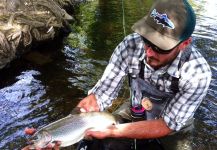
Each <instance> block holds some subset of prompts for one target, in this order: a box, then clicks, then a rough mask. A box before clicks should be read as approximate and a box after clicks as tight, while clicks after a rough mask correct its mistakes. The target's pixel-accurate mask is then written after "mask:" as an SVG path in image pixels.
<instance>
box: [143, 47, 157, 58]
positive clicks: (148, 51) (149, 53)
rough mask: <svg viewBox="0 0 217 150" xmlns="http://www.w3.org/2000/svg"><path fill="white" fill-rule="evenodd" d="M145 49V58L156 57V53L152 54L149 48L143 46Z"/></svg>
mask: <svg viewBox="0 0 217 150" xmlns="http://www.w3.org/2000/svg"><path fill="white" fill-rule="evenodd" d="M145 49H146V56H147V57H153V56H156V52H154V51H153V50H152V48H151V47H149V46H145Z"/></svg>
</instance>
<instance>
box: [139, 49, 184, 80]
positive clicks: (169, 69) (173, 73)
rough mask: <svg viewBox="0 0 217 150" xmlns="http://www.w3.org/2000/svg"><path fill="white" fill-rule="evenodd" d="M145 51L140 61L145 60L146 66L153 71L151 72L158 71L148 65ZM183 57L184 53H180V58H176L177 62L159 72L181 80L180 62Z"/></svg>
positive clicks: (174, 61) (160, 69)
mask: <svg viewBox="0 0 217 150" xmlns="http://www.w3.org/2000/svg"><path fill="white" fill-rule="evenodd" d="M145 56H146V53H145V50H144V53H143V55H142V56H141V57H140V58H139V60H140V61H142V60H144V63H145V65H146V66H147V67H148V68H149V69H150V70H151V71H156V70H154V69H153V68H152V67H151V66H150V65H149V64H147V62H146V60H145ZM181 56H182V51H180V52H179V54H178V56H177V57H176V58H175V60H173V62H172V63H171V64H170V65H166V66H164V67H161V68H159V69H158V70H157V71H158V72H159V73H160V74H164V73H166V72H167V73H168V74H169V75H170V76H173V77H176V78H179V77H180V72H179V68H178V65H179V62H180V61H181Z"/></svg>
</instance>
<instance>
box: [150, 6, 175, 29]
mask: <svg viewBox="0 0 217 150" xmlns="http://www.w3.org/2000/svg"><path fill="white" fill-rule="evenodd" d="M150 16H151V17H153V18H154V20H156V21H157V24H161V25H162V26H163V27H167V28H170V29H174V28H175V26H174V24H173V22H172V21H171V20H170V19H169V18H168V17H167V14H160V13H158V12H157V11H156V9H154V10H153V11H152V12H151V15H150Z"/></svg>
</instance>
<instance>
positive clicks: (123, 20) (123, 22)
mask: <svg viewBox="0 0 217 150" xmlns="http://www.w3.org/2000/svg"><path fill="white" fill-rule="evenodd" d="M122 25H123V30H124V37H125V36H126V29H125V10H124V0H122Z"/></svg>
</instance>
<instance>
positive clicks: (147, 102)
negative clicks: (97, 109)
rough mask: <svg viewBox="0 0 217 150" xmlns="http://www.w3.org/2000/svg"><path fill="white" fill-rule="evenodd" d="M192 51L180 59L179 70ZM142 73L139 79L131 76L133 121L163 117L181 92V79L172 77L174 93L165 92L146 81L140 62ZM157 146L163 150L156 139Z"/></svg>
mask: <svg viewBox="0 0 217 150" xmlns="http://www.w3.org/2000/svg"><path fill="white" fill-rule="evenodd" d="M190 54H191V49H190V48H188V49H186V50H185V51H184V52H183V53H182V55H181V58H180V62H179V64H178V69H180V67H181V66H182V65H183V63H184V62H186V61H187V60H188V59H189V58H190ZM140 64H141V65H140V66H141V69H140V73H139V75H138V76H137V77H132V76H131V75H129V76H128V77H129V86H130V110H131V116H132V118H133V120H132V121H139V120H153V119H158V118H160V117H161V115H162V113H163V111H164V110H165V108H166V106H167V104H168V103H169V102H170V100H171V99H172V98H173V97H174V96H175V94H176V93H177V92H179V88H178V83H179V78H175V77H172V81H171V86H170V89H171V91H172V92H163V91H160V90H158V89H157V87H156V86H155V85H152V84H151V83H149V82H148V81H145V80H144V63H143V61H142V62H140ZM164 76H166V77H169V74H168V73H165V75H164ZM155 140H156V142H157V144H159V146H160V147H161V149H162V150H163V149H164V148H163V146H162V145H161V144H160V141H159V140H158V139H155ZM136 145H137V144H136V139H135V140H134V149H135V150H136V149H137V148H136Z"/></svg>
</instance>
